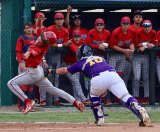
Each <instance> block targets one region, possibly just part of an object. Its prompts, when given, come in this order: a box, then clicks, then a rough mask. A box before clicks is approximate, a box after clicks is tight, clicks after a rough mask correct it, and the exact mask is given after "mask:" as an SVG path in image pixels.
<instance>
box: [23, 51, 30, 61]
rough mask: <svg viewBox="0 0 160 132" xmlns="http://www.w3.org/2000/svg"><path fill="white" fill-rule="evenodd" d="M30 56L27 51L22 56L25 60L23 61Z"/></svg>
mask: <svg viewBox="0 0 160 132" xmlns="http://www.w3.org/2000/svg"><path fill="white" fill-rule="evenodd" d="M30 54H31V53H30V52H29V51H27V52H26V53H25V54H24V58H25V59H28V57H29V56H30Z"/></svg>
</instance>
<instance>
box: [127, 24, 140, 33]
mask: <svg viewBox="0 0 160 132" xmlns="http://www.w3.org/2000/svg"><path fill="white" fill-rule="evenodd" d="M129 28H130V29H131V30H132V31H134V32H136V31H137V30H140V29H142V27H138V28H135V26H134V24H132V25H130V26H129Z"/></svg>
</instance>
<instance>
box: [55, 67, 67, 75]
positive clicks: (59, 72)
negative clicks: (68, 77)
mask: <svg viewBox="0 0 160 132" xmlns="http://www.w3.org/2000/svg"><path fill="white" fill-rule="evenodd" d="M56 73H57V74H60V75H63V74H67V73H69V72H68V70H67V67H62V68H57V69H56Z"/></svg>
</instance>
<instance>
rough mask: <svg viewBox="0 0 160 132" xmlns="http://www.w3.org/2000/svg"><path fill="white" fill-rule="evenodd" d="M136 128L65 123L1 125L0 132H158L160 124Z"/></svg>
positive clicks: (130, 124) (133, 124)
mask: <svg viewBox="0 0 160 132" xmlns="http://www.w3.org/2000/svg"><path fill="white" fill-rule="evenodd" d="M153 125H154V126H153V127H138V124H137V123H128V124H126V123H123V124H119V123H116V124H113V123H109V124H105V125H104V126H95V125H94V124H65V123H33V124H32V123H1V124H0V132H159V131H160V124H153Z"/></svg>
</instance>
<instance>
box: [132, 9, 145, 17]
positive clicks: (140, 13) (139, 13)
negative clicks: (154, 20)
mask: <svg viewBox="0 0 160 132" xmlns="http://www.w3.org/2000/svg"><path fill="white" fill-rule="evenodd" d="M136 15H141V16H143V12H142V11H141V10H136V11H134V14H133V17H134V16H136Z"/></svg>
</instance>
